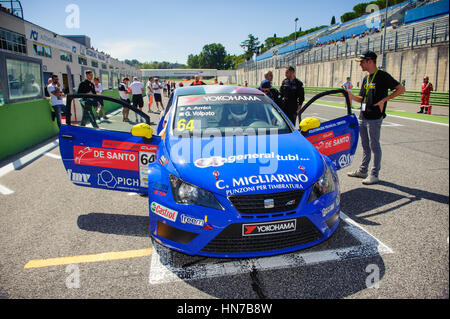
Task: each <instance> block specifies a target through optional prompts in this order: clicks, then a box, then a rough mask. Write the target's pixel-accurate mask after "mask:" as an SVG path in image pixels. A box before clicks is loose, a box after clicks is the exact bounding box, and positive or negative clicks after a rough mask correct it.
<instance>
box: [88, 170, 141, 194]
mask: <svg viewBox="0 0 450 319" xmlns="http://www.w3.org/2000/svg"><path fill="white" fill-rule="evenodd" d="M97 185H99V186H106V187H107V188H109V189H124V190H137V187H139V180H138V179H137V178H132V177H125V176H115V175H114V174H113V173H111V172H110V171H108V170H103V171H101V172H100V174H98V175H97Z"/></svg>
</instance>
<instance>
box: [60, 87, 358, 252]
mask: <svg viewBox="0 0 450 319" xmlns="http://www.w3.org/2000/svg"><path fill="white" fill-rule="evenodd" d="M339 92H341V93H344V92H343V91H342V90H336V91H330V92H326V93H322V94H320V95H318V96H315V97H314V98H312V99H311V100H310V101H309V102H308V103H307V104H305V106H304V107H303V108H302V110H301V113H303V112H304V111H305V110H306V109H307V108H308V107H309V106H310V105H312V104H313V102H314V101H315V100H316V99H318V98H319V97H322V96H324V95H326V94H331V93H339ZM344 94H345V93H344ZM86 98H92V96H91V95H69V96H68V98H67V105H68V106H72V109H73V110H75V109H76V107H75V106H73V105H72V103H73V104H74V105H76V104H77V103H75V102H76V101H77V100H83V99H86ZM96 98H98V99H102V103H103V104H107V103H112V104H114V105H115V107H116V108H119V109H120V108H121V107H127V108H129V109H130V110H131V111H133V112H134V113H135V114H136V119H137V120H138V116H139V117H140V118H142V120H143V122H144V123H137V124H136V125H134V126H133V127H130V124H129V123H123V122H122V119H121V117H120V116H121V115H120V114H119V113H117V115H116V117H118V120H117V121H115V120H114V118H115V117H114V116H110V120H109V121H106V122H105V123H102V122H101V121H100V122H99V125H98V126H99V128H96V127H95V125H87V126H80V125H77V122H76V121H75V120H74V114H73V112H71V113H69V114H68V116H67V119H68V122H67V124H66V125H62V126H61V130H60V151H61V156H62V159H63V163H64V166H65V169H66V171H67V172H68V175H69V178H70V179H71V181H72V182H73V183H74V184H76V185H79V186H84V187H94V188H102V189H107V190H114V191H126V192H137V193H142V194H148V206H149V217H150V218H149V222H150V235H151V236H152V237H153V238H154V239H155V240H156V241H157V242H159V243H161V244H163V245H165V246H167V247H170V248H172V249H174V250H177V251H180V252H183V253H186V254H190V255H202V256H210V257H257V256H267V255H274V254H281V253H287V252H291V251H296V250H300V249H303V248H306V247H310V246H313V245H316V244H319V243H321V242H323V241H324V240H327V239H328V238H330V236H331V235H332V234H333V232H334V231H335V230H336V228H337V227H338V224H339V212H340V190H339V180H338V176H337V170H338V169H340V168H342V167H346V166H348V165H350V163H351V161H352V159H353V155H354V153H355V150H356V146H357V143H358V134H359V128H358V121H357V119H356V116H355V115H354V114H353V113H352V111H351V107H350V103H349V100H348V96H347V95H346V101H347V109H346V114H344V115H343V116H342V117H339V118H336V119H333V120H330V121H327V122H325V123H320V122H319V121H318V120H317V119H314V118H305V119H304V120H303V121H302V122H301V130H297V129H296V128H295V127H294V125H293V123H291V122H290V121H289V119H288V118H287V117H286V115H285V114H284V113H283V112H282V111H281V109H280V108H279V107H278V106H277V105H276V104H275V103H274V102H273V101H272V100H271V99H270V98H268V97H267V96H266V95H265V94H264V93H262V92H260V91H259V90H256V89H253V88H248V87H237V86H217V85H208V86H194V87H185V88H179V89H176V90H175V91H174V92H173V94H172V95H171V97H170V99H169V102H168V105H167V107H166V110H165V112H164V114H162V115H161V119H160V122H159V124H158V127H157V129H156V135H154V134H153V130H152V128H151V126H150V120H149V117H148V115H147V114H145V113H143V112H141V111H139V110H138V109H136V108H134V106H132V105H128V104H126V103H125V102H123V101H119V100H116V99H113V98H109V97H104V96H102V97H96ZM81 104H82V103H81ZM69 109H70V108H69ZM82 111H83V112H84V111H85V110H84V109H83V110H82ZM79 113H80V112H78V114H79ZM103 124H104V125H103ZM123 125H125V127H124V126H123ZM130 128H131V130H130Z"/></svg>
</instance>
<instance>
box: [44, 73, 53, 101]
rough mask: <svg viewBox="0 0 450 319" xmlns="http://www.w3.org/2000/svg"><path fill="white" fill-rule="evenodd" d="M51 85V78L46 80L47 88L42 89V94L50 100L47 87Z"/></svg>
mask: <svg viewBox="0 0 450 319" xmlns="http://www.w3.org/2000/svg"><path fill="white" fill-rule="evenodd" d="M50 84H52V78H51V77H49V78H48V80H47V86H46V87H45V88H44V94H45V97H46V98H50V93H48V86H49V85H50Z"/></svg>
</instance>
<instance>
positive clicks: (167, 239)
mask: <svg viewBox="0 0 450 319" xmlns="http://www.w3.org/2000/svg"><path fill="white" fill-rule="evenodd" d="M305 195H307V194H305ZM169 196H170V195H169V194H167V197H169ZM307 198H308V196H303V198H302V200H301V202H300V204H299V205H298V207H296V209H295V210H292V211H286V212H273V213H269V214H253V215H252V214H240V213H239V212H237V211H236V209H235V208H234V207H233V206H231V204H230V202H229V200H228V199H227V198H221V199H219V201H220V202H221V204H222V205H223V206H224V207H225V211H221V212H219V211H216V210H213V209H208V208H205V207H200V206H195V205H179V204H176V203H170V204H171V209H173V210H176V211H177V212H178V217H177V220H175V221H170V220H167V219H164V218H161V217H160V216H158V215H156V214H153V213H152V212H150V231H151V235H152V237H154V238H155V239H156V240H157V241H158V242H160V243H161V244H163V245H164V246H167V247H169V248H171V249H174V250H177V251H180V252H182V253H186V254H189V255H200V256H207V257H221V258H222V257H229V258H242V257H262V256H270V255H276V254H283V253H288V252H292V251H297V250H301V249H304V248H308V247H311V246H314V245H317V244H319V243H321V242H323V241H325V240H327V239H328V238H330V237H331V235H332V234H333V233H334V231H335V230H336V229H337V227H338V224H339V212H340V203H339V195H338V192H334V193H330V194H327V195H325V196H323V197H322V198H320V200H316V201H314V202H312V203H306V199H307ZM158 199H159V200H161V198H155V197H154V196H151V195H150V196H149V201H150V203H152V201H154V200H158ZM164 205H169V203H165V204H164ZM181 215H184V216H186V215H187V216H190V217H193V218H195V219H196V220H203V221H204V222H203V223H197V224H196V225H193V224H189V223H184V224H183V223H182V222H181V218H180V216H181ZM285 222H291V223H292V224H295V229H293V228H290V229H285V230H283V229H278V230H277V229H276V227H280V226H283V225H285ZM280 224H281V225H280ZM261 225H270V226H272V225H273V227H272V228H273V229H274V230H275V231H271V232H267V233H258V234H254V235H246V234H245V233H244V230H245V229H246V228H245V227H250V228H252V226H261Z"/></svg>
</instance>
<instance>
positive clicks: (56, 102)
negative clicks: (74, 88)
mask: <svg viewBox="0 0 450 319" xmlns="http://www.w3.org/2000/svg"><path fill="white" fill-rule="evenodd" d="M47 90H48V93H49V94H50V99H51V102H52V108H53V110H54V111H55V116H56V123H58V127H61V114H62V113H65V108H66V106H65V104H64V101H63V97H64V96H65V95H64V93H63V91H62V90H61V84H60V83H59V80H58V76H57V75H56V74H53V75H52V83H50V84H49V85H48V86H47Z"/></svg>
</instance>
